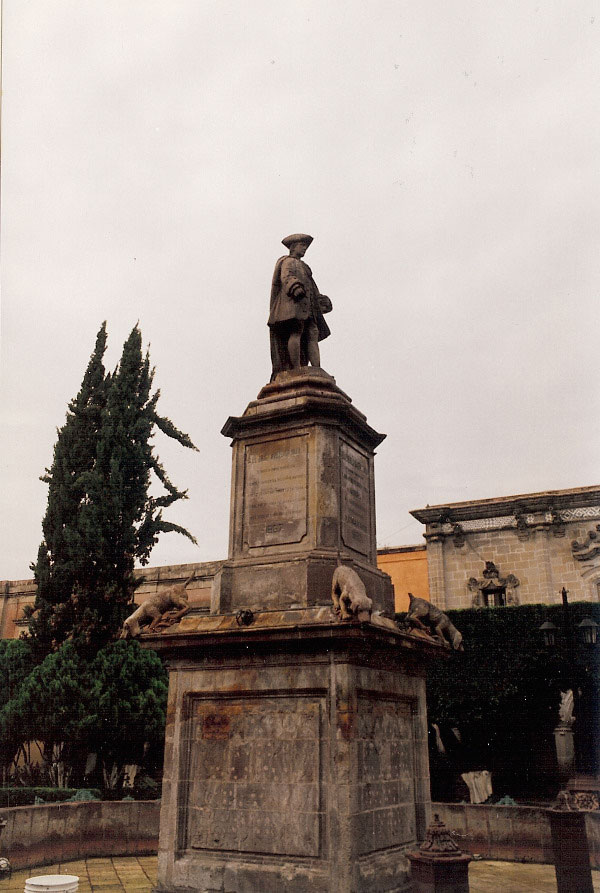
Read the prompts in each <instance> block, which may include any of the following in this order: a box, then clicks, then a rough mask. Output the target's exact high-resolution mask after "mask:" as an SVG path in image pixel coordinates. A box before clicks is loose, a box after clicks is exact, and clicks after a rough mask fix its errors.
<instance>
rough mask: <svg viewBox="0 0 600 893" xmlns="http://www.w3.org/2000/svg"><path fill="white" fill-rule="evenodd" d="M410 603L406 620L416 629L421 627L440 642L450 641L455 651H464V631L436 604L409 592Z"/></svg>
mask: <svg viewBox="0 0 600 893" xmlns="http://www.w3.org/2000/svg"><path fill="white" fill-rule="evenodd" d="M408 599H409V605H408V613H407V615H406V622H407V623H408V624H409V625H410V626H414V627H415V628H416V629H421V630H423V631H424V632H426V633H427V634H428V635H430V636H431V637H432V638H434V639H437V640H438V641H440V642H449V643H450V645H452V647H453V648H454V650H455V651H464V646H463V644H462V638H463V637H462V633H459V631H458V630H457V628H456V627H455V626H454V624H453V623H451V622H450V619H449V618H448V617H447V615H446V614H444V612H443V611H440V609H439V608H438V607H436V605H432V604H431V602H428V601H426V599H424V598H415V596H414V595H413V594H412V592H409V593H408Z"/></svg>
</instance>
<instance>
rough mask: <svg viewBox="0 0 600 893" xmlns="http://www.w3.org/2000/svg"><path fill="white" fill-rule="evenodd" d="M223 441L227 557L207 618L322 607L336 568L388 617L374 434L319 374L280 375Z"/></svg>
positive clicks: (231, 422)
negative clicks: (380, 565)
mask: <svg viewBox="0 0 600 893" xmlns="http://www.w3.org/2000/svg"><path fill="white" fill-rule="evenodd" d="M223 433H224V434H225V435H226V436H228V437H232V438H233V472H232V495H231V520H230V540H229V557H228V560H227V561H226V562H225V563H224V565H223V568H222V571H221V573H220V576H219V579H218V581H217V582H216V584H215V588H214V598H213V603H212V611H213V612H216V613H218V612H228V611H236V610H238V609H240V608H251V609H253V610H256V609H262V610H268V609H275V608H282V607H291V606H303V605H315V604H327V603H328V601H329V598H330V592H331V579H332V576H333V572H334V569H335V567H336V566H337V564H338V562H339V561H340V560H341V561H342V562H343V563H344V564H350V565H351V566H353V567H354V569H355V570H356V571H357V573H358V574H359V576H360V577H361V579H362V580H363V582H364V583H365V586H366V587H367V594H368V596H369V597H370V598H372V599H373V602H374V609H375V610H382V611H389V612H390V613H391V612H393V609H394V605H393V590H392V586H391V581H390V579H389V577H388V576H387V575H386V574H383V573H382V572H381V571H379V570H378V569H377V564H376V537H375V495H374V476H373V458H374V448H375V446H376V445H377V444H378V443H380V442H381V440H382V439H383V435H380V434H378V433H377V432H376V431H374V430H373V429H372V428H371V427H370V426H369V425H368V424H367V422H366V419H365V417H364V415H363V414H362V413H360V412H358V411H357V410H356V409H355V407H354V406H352V402H351V400H350V398H349V397H347V395H346V394H344V393H343V392H342V391H341V390H340V389H339V388H338V387H337V386H336V384H335V381H334V379H333V378H331V376H329V375H327V373H325V372H323V370H321V369H310V368H306V369H301V370H299V371H298V372H295V373H283V374H281V375H279V376H277V379H276V380H275V381H274V382H272V383H271V384H270V385H266V386H265V387H264V388H263V389H262V390H261V392H260V394H259V396H258V399H257V400H255V401H253V402H252V403H250V405H249V406H248V407H247V409H246V411H245V413H244V415H243V416H241V417H239V418H230V419H229V421H228V422H227V424H226V425H225V427H224V428H223Z"/></svg>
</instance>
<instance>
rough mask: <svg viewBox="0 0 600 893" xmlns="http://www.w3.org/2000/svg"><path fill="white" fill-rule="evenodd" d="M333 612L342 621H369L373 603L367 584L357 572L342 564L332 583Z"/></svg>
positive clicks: (338, 567)
mask: <svg viewBox="0 0 600 893" xmlns="http://www.w3.org/2000/svg"><path fill="white" fill-rule="evenodd" d="M331 598H332V601H333V610H334V611H335V613H336V614H337V615H338V617H339V618H340V620H352V618H353V617H358V619H359V620H369V619H370V617H371V609H372V607H373V602H372V600H371V599H370V598H369V596H368V595H367V591H366V589H365V584H364V583H363V581H362V580H361V579H360V577H359V576H358V574H357V573H356V571H355V570H353V569H352V568H351V567H347V566H346V565H344V564H340V565H338V566H337V567H336V569H335V570H334V572H333V580H332V581H331Z"/></svg>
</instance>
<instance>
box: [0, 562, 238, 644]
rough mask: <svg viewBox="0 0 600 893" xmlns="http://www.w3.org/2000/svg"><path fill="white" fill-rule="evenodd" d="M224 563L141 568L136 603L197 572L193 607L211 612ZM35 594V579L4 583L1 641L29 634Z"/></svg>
mask: <svg viewBox="0 0 600 893" xmlns="http://www.w3.org/2000/svg"><path fill="white" fill-rule="evenodd" d="M222 564H223V562H222V561H204V562H201V563H198V564H172V565H163V566H162V567H146V568H139V569H137V570H136V571H135V576H136V577H137V579H139V580H141V582H140V584H139V586H138V588H137V590H136V593H135V602H136V604H138V605H139V604H141V603H142V602H144V601H145V600H146V599H147V598H149V596H151V595H154V593H155V592H160V591H162V590H164V589H168V588H169V587H170V586H173V585H175V584H178V583H183V582H184V581H185V580H187V578H188V577H190V576H191V574H192V573H195V575H196V576H195V579H194V580H192V582H191V583H190V584H189V586H188V587H187V592H188V595H189V600H190V606H191V607H192V608H194V609H198V610H200V611H203V610H206V611H208V609H209V607H210V593H211V587H212V581H213V579H214V576H215V574H216V573H217V572H218V571H219V570H220V568H221V566H222ZM35 592H36V587H35V583H34V581H33V580H3V581H0V638H2V639H18V638H19V636H20V635H21V633H22V632H25V631H26V629H27V623H26V622H25V620H24V619H23V611H24V609H25V606H26V605H32V604H33V603H34V601H35Z"/></svg>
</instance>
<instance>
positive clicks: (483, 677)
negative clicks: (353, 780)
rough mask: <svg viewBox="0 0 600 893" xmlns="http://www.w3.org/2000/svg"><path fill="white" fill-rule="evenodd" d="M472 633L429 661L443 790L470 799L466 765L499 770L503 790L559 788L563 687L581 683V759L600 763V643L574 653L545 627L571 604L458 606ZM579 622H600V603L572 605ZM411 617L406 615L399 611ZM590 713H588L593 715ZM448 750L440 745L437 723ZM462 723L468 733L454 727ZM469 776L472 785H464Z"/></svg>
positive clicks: (460, 621) (533, 792) (585, 764)
mask: <svg viewBox="0 0 600 893" xmlns="http://www.w3.org/2000/svg"><path fill="white" fill-rule="evenodd" d="M447 614H448V616H449V618H450V620H451V621H452V623H454V625H455V626H456V627H457V628H458V629H459V630H460V631H461V633H462V634H463V637H464V646H465V650H464V651H462V652H459V651H454V652H452V653H451V655H450V656H449V659H448V660H444V661H436V662H435V663H433V664H432V666H431V667H430V668H429V673H428V679H427V707H428V719H429V724H430V726H429V728H430V762H431V778H432V796H433V798H434V799H442V800H443V799H449V800H452V799H462V798H465V799H467V789H466V786H464V784H463V783H462V782H460V783H459V784H457V780H458V779H459V778H460V774H461V773H462V772H466V771H471V770H478V769H488V770H490V771H492V774H493V781H494V792H495V793H496V794H497V796H502V795H506V794H508V795H510V796H512V797H514V798H515V799H521V801H522V800H523V799H524V798H525V799H527V798H529V799H539V798H547V797H550V796H553V795H554V793H555V791H556V786H557V765H556V756H555V749H554V739H553V734H552V733H553V730H554V728H555V726H556V725H557V723H558V706H559V703H560V691H561V690H563V691H564V690H565V689H567V688H571V687H574V686H577V687H578V688H581V692H582V694H581V698H580V700H579V702H578V706H576V711H575V713H576V715H577V712H578V711H579V713H580V719H579V722H576V725H575V729H576V734H577V739H576V744H577V743H578V759H579V762H580V764H582V765H581V768H582V769H583V770H585V771H590V772H593V771H597V769H598V753H597V748H596V747H595V746H594V743H593V742H594V737H595V736H596V740H600V736H598V730H599V729H598V727H599V717H598V702H599V698H600V684H599V683H600V666H599V660H600V655H599V653H598V652H599V651H600V646H598V647H597V648H595V649H594V648H590V647H589V646H584V645H581V646H577V647H576V648H575V649H574V652H573V654H574V661H573V660H570V659H569V651H568V649H567V648H566V643H565V642H564V641H561V639H560V637H559V640H558V642H557V647H556V648H554V649H548V648H547V647H546V646H545V645H544V642H543V636H542V633H540V631H539V627H540V626H541V624H542V623H543V622H544V621H545V620H551V621H552V622H553V623H555V624H556V626H557V627H559V628H560V627H561V623H562V605H552V606H548V605H521V606H518V607H504V608H482V609H469V610H463V611H448V612H447ZM570 616H571V620H572V626H573V629H574V631H575V632H576V631H577V624H578V623H579V622H580V621H581V620H582V619H583V617H585V616H588V617H591V618H592V619H593V620H595V621H596V622H597V623H598V624H599V625H600V605H599V604H596V603H591V602H574V603H573V604H572V605H570ZM397 617H398V619H399V620H402V619H403V618H404V617H405V615H397ZM584 717H585V722H584ZM434 723H435V724H437V726H438V727H439V729H440V732H441V737H442V741H443V743H444V747H445V750H446V752H445V753H440V752H439V750H438V746H437V739H436V735H435V732H434V730H433V724H434ZM452 729H458V731H459V736H460V740H459V739H458V738H457V737H456V735H455V734H454V733H453V732H452ZM461 786H462V787H461Z"/></svg>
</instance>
